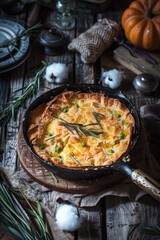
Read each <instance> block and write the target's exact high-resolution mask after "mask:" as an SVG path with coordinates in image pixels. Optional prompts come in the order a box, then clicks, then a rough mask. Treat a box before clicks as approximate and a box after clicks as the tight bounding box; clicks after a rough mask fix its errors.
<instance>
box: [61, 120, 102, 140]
mask: <svg viewBox="0 0 160 240" xmlns="http://www.w3.org/2000/svg"><path fill="white" fill-rule="evenodd" d="M60 119H61V118H60ZM61 120H62V121H61V124H62V126H64V127H65V128H67V129H68V130H69V131H70V132H71V133H72V134H74V131H76V133H77V134H78V135H79V134H80V133H81V134H82V135H84V136H86V135H90V136H93V137H97V136H98V135H100V134H102V133H103V132H99V131H97V130H95V129H86V127H88V126H93V125H99V124H98V123H91V124H80V123H68V122H66V121H65V120H64V119H61Z"/></svg>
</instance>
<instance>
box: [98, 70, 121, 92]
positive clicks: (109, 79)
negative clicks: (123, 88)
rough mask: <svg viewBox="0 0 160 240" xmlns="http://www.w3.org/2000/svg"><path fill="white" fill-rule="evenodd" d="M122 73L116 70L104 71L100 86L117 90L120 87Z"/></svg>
mask: <svg viewBox="0 0 160 240" xmlns="http://www.w3.org/2000/svg"><path fill="white" fill-rule="evenodd" d="M122 75H123V72H122V71H118V70H117V69H112V70H109V71H104V72H103V73H102V76H101V80H102V85H103V86H107V87H110V88H112V89H114V88H118V87H119V86H120V85H121V82H122V79H123V77H122Z"/></svg>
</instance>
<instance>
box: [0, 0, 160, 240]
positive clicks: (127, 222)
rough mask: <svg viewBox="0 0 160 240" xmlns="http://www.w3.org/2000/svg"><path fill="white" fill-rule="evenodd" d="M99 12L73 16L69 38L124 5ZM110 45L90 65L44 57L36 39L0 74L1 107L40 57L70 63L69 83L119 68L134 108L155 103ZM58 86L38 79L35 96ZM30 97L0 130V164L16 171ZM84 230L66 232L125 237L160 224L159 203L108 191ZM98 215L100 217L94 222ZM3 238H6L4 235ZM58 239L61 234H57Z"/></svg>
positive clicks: (75, 239) (75, 58)
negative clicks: (135, 83) (27, 52)
mask: <svg viewBox="0 0 160 240" xmlns="http://www.w3.org/2000/svg"><path fill="white" fill-rule="evenodd" d="M114 2H115V3H114V4H111V5H110V7H109V8H107V9H106V10H105V11H103V13H100V12H98V13H96V12H90V11H89V8H88V11H89V13H88V11H82V12H81V11H80V12H79V13H78V14H77V16H76V25H75V28H74V29H73V30H70V31H66V34H68V36H69V37H70V39H73V38H74V37H75V36H78V35H79V34H80V33H81V32H84V31H85V29H87V28H89V27H90V26H91V25H92V24H93V23H94V22H95V21H96V20H97V19H98V18H102V17H107V18H111V19H113V20H116V21H120V19H121V14H122V11H123V9H124V6H123V7H122V6H121V5H120V3H119V1H118V0H117V1H114ZM32 6H33V4H28V5H26V6H25V8H24V9H23V10H22V11H21V12H20V13H19V14H16V15H9V16H7V15H6V13H4V12H1V14H2V16H7V17H11V18H12V19H15V20H16V21H20V22H27V17H28V16H29V14H30V12H31V9H32ZM39 19H41V21H42V22H43V23H54V11H53V10H51V9H49V8H47V7H46V8H45V7H42V10H41V13H40V16H39ZM112 50H113V49H112V48H111V49H109V50H108V51H105V53H104V54H103V56H101V57H100V58H99V59H98V60H97V61H96V63H95V64H94V65H92V64H91V65H86V64H83V63H82V61H81V60H80V56H79V54H78V53H73V52H69V51H67V52H65V53H64V54H62V55H60V56H47V55H45V54H44V53H43V52H42V51H41V48H40V45H39V43H38V41H36V40H34V41H32V42H31V54H30V56H29V58H28V59H27V60H26V61H25V62H24V63H23V64H22V65H21V66H19V67H17V68H15V69H13V70H11V71H9V72H6V73H1V74H0V107H1V108H4V106H5V103H7V102H8V101H9V98H10V96H12V94H13V92H14V91H16V90H17V89H21V88H22V87H24V86H26V85H28V84H29V83H30V82H31V81H32V80H33V76H34V73H35V71H36V70H37V68H39V66H40V65H41V61H42V60H45V61H46V62H48V63H52V62H61V63H66V64H68V65H69V83H74V84H75V83H76V84H81V83H90V84H94V83H98V82H99V79H100V75H101V71H102V68H105V69H106V70H109V69H113V68H116V69H119V70H123V71H124V72H125V76H126V80H125V81H126V84H125V85H124V84H123V85H122V86H121V87H120V88H119V90H122V91H123V92H124V93H125V94H126V95H127V96H128V98H129V99H130V100H131V101H132V102H133V103H134V104H135V106H136V107H137V109H138V110H139V108H140V107H141V106H142V105H145V104H152V103H156V102H157V101H158V100H159V99H160V95H159V96H157V95H154V96H142V95H140V94H138V93H137V92H136V91H135V89H134V88H133V85H132V81H133V77H134V73H132V72H130V71H129V70H127V69H125V68H124V67H123V66H122V65H120V64H118V63H117V62H115V61H114V60H113V58H112V56H113V51H112ZM57 86H59V85H57V84H54V83H48V82H47V81H45V80H44V79H42V80H41V87H40V90H39V91H38V93H37V96H39V95H40V94H41V93H42V92H45V91H47V90H49V89H53V88H55V87H57ZM32 101H33V98H32V99H28V101H27V103H26V104H25V105H24V106H23V107H22V108H20V110H19V112H18V114H17V117H16V119H12V120H11V121H10V122H9V123H8V125H7V126H6V127H5V128H1V130H0V147H1V148H2V149H3V150H4V153H3V155H2V156H1V162H0V163H1V166H2V167H4V168H5V169H9V170H10V171H13V173H15V172H16V171H17V170H18V169H19V168H20V167H21V166H20V164H19V161H18V156H17V150H16V149H17V134H18V132H19V128H20V125H21V120H22V118H23V114H24V112H25V110H26V108H27V106H28V105H29V104H30V103H31V102H32ZM87 211H88V219H90V224H88V226H87V229H86V228H84V230H82V231H81V232H79V233H78V234H76V235H74V234H68V235H67V236H68V239H71V240H84V239H94V240H100V239H102V240H107V239H108V240H126V239H127V235H128V232H129V230H130V229H131V228H132V227H133V226H135V225H136V224H139V226H143V225H158V224H159V225H160V204H159V203H158V202H157V201H156V200H154V199H153V198H152V197H151V196H149V195H146V196H144V197H142V198H141V199H140V200H138V201H137V202H134V201H132V202H131V201H129V200H128V199H127V198H125V197H124V198H123V197H114V196H109V197H105V198H102V200H101V201H100V202H99V203H98V205H97V206H96V207H93V208H92V207H91V208H89V210H87ZM97 216H99V221H98V222H97ZM2 239H5V238H2ZM129 239H130V240H131V239H132V240H138V239H139V240H141V239H145V240H152V239H154V240H155V239H157V240H158V239H160V236H150V235H147V234H145V233H141V231H140V228H139V227H138V228H136V229H135V230H134V232H133V234H132V235H131V236H130V238H129ZM56 240H60V239H56Z"/></svg>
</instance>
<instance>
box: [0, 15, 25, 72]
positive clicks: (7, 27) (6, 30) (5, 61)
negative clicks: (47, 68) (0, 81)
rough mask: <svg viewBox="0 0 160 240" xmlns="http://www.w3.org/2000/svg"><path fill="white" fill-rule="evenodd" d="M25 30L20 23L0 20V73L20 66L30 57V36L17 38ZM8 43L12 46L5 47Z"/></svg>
mask: <svg viewBox="0 0 160 240" xmlns="http://www.w3.org/2000/svg"><path fill="white" fill-rule="evenodd" d="M24 30H25V29H24V27H23V26H22V25H20V24H19V23H17V22H14V21H12V20H9V19H5V18H0V73H2V72H7V71H9V70H11V69H13V68H15V67H17V66H19V65H20V64H21V63H23V62H24V61H25V60H26V59H27V57H28V56H29V53H30V44H29V36H22V37H21V38H18V39H17V38H16V36H17V34H19V33H21V32H22V31H24ZM11 41H12V43H11ZM6 42H8V43H11V44H7V46H4V44H5V43H6Z"/></svg>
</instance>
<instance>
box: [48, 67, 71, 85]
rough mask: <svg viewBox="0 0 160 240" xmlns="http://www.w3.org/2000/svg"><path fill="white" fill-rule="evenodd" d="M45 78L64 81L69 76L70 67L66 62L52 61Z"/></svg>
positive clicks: (52, 80)
mask: <svg viewBox="0 0 160 240" xmlns="http://www.w3.org/2000/svg"><path fill="white" fill-rule="evenodd" d="M44 78H45V79H46V80H47V81H48V82H55V83H62V82H64V81H66V80H67V78H68V67H67V65H66V64H64V63H52V64H50V65H49V66H48V67H47V68H46V72H45V75H44Z"/></svg>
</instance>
